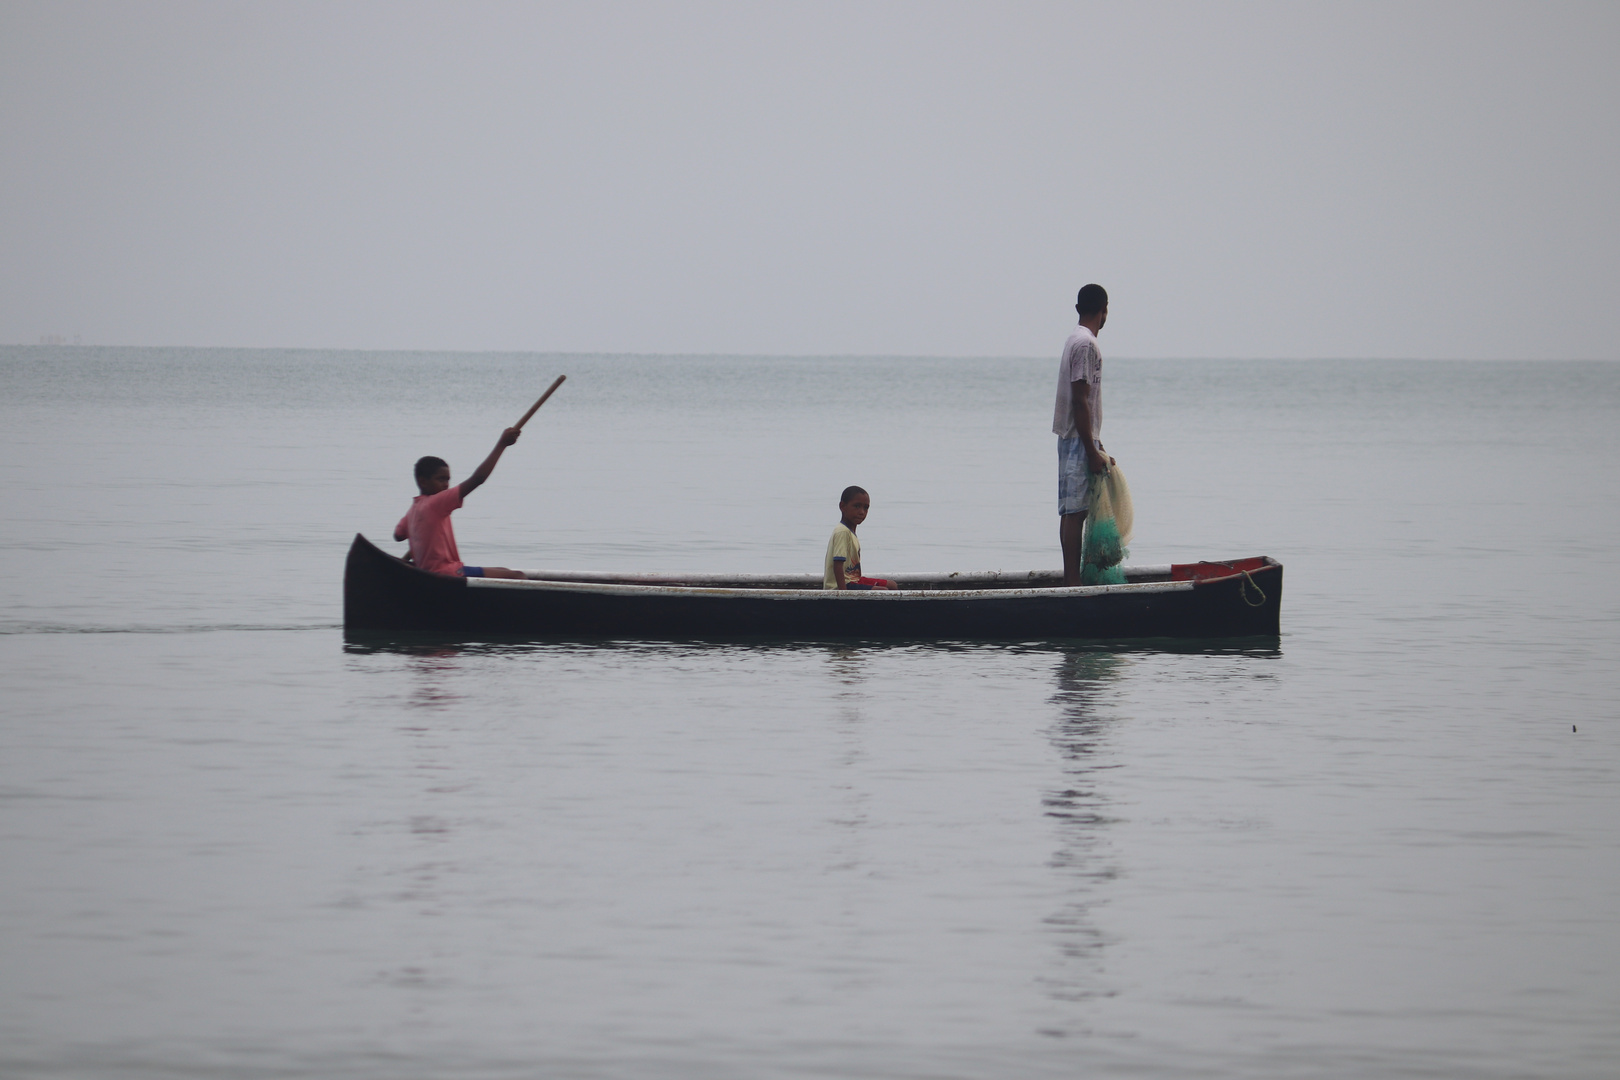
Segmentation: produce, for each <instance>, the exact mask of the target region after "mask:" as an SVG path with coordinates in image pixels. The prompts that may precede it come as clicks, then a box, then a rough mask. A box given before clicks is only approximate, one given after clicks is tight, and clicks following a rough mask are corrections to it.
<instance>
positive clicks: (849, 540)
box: [821, 521, 861, 589]
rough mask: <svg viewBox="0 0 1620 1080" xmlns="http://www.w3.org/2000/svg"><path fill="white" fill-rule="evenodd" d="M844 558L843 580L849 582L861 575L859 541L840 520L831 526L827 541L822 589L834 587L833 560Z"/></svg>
mask: <svg viewBox="0 0 1620 1080" xmlns="http://www.w3.org/2000/svg"><path fill="white" fill-rule="evenodd" d="M834 559H843V560H844V581H845V582H846V583H847V582H851V581H854V580H855V579H856V578H858V577H860V576H861V542H860V540H859V539H858V538H857V537H856V536H855V533H854V531H853V530H851V529H850V527H849V526H848V525H845V524H844V523H843V522H842V521H840V522H839V523H838V524H837V525H835V526H834V527H833V534H832V539H831V540H828V541H827V563H826V568H825V570H824V572H823V574H822V577H821V587H822V588H823V589H836V588H838V582H837V580H836V579H834V577H833V560H834Z"/></svg>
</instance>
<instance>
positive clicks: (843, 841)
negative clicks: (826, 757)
mask: <svg viewBox="0 0 1620 1080" xmlns="http://www.w3.org/2000/svg"><path fill="white" fill-rule="evenodd" d="M866 666H867V650H864V649H858V648H850V647H848V646H843V645H829V646H827V668H828V672H829V674H830V675H831V676H832V678H833V680H834V682H835V684H836V685H837V687H838V688H837V689H836V690H835V691H834V692H833V693H832V695H831V697H832V700H833V701H835V702H836V703H837V706H836V708H835V710H834V712H833V721H834V730H835V731H836V733H837V743H836V745H837V746H838V757H837V766H838V767H837V768H836V769H834V770H833V772H832V775H833V776H834V777H837V778H838V781H837V782H836V783H835V784H834V785H833V789H834V796H833V798H834V801H833V803H832V804H831V807H830V808H831V809H832V816H831V817H830V818H829V819H828V820H829V821H830V822H831V823H832V824H833V825H835V826H837V828H838V830H839V831H838V834H837V836H836V839H835V842H834V844H833V847H832V849H831V850H830V851H829V852H828V862H827V870H828V871H829V872H838V871H849V870H858V869H860V868H861V867H862V866H865V865H866V864H867V861H868V851H867V846H866V835H865V833H866V824H867V816H868V806H867V804H868V803H869V802H870V801H871V792H870V791H869V790H868V789H867V785H866V784H865V783H864V782H862V781H861V766H862V765H863V763H864V762H865V760H866V756H867V750H866V713H865V712H864V711H863V709H862V702H863V700H864V698H865V693H866V692H865V691H864V690H863V689H862V686H861V684H862V683H864V682H865V681H866Z"/></svg>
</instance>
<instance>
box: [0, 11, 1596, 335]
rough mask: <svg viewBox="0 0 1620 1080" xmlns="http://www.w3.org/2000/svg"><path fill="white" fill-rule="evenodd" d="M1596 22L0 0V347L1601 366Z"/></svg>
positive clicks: (1467, 15)
mask: <svg viewBox="0 0 1620 1080" xmlns="http://www.w3.org/2000/svg"><path fill="white" fill-rule="evenodd" d="M1617 55H1620V5H1615V4H1591V5H1519V4H1511V5H1510V4H1485V3H1467V4H1428V5H1421V4H1420V5H1414V4H1410V3H1397V4H1340V5H1328V4H1300V3H1289V4H1204V3H1200V4H1189V5H1182V4H1165V5H1156V4H1134V5H1120V4H1117V3H1107V4H1096V5H1085V4H1053V5H1045V4H1026V5H1015V6H1010V7H1009V6H1004V5H1000V4H997V5H990V4H981V5H962V4H940V3H926V4H873V3H856V4H847V5H845V4H814V5H807V4H798V3H794V4H760V3H744V4H734V5H732V4H654V5H641V4H588V5H586V4H580V5H573V4H567V5H562V4H559V5H529V4H483V5H469V4H465V3H457V4H403V3H387V4H334V3H315V4H294V3H274V4H269V3H265V4H257V5H243V4H225V3H214V2H210V3H195V4H190V3H151V4H134V3H111V4H101V3H89V4H85V3H77V4H76V3H62V2H56V0H53V2H49V3H17V2H14V0H8V2H6V3H5V4H4V5H3V7H0V341H8V342H25V343H26V342H31V341H37V340H39V337H40V335H43V334H65V335H75V334H77V335H80V336H81V337H82V338H83V340H84V341H86V342H96V343H116V344H177V345H187V344H191V345H274V346H315V347H354V348H422V349H515V350H580V351H607V352H616V351H637V352H766V353H852V352H853V353H903V354H946V355H959V354H973V355H980V354H989V355H1004V354H1017V355H1036V356H1041V355H1047V354H1051V355H1056V351H1057V349H1058V348H1059V346H1060V345H1061V343H1062V339H1063V336H1064V334H1065V333H1066V332H1067V329H1068V327H1069V326H1070V324H1071V323H1072V321H1073V319H1072V311H1071V310H1070V308H1069V305H1070V304H1072V303H1073V293H1074V290H1075V289H1076V288H1077V287H1078V286H1079V285H1081V284H1083V283H1084V282H1086V281H1099V282H1102V283H1103V284H1104V285H1106V286H1107V287H1108V289H1109V291H1110V294H1111V296H1112V298H1113V305H1112V310H1111V315H1112V318H1111V321H1110V323H1109V327H1108V330H1107V331H1105V338H1104V340H1105V344H1106V346H1107V348H1108V349H1109V351H1111V352H1113V353H1115V354H1120V355H1159V356H1380V357H1382V356H1410V357H1484V358H1489V357H1600V358H1613V357H1615V356H1616V355H1617V351H1616V349H1615V347H1614V345H1613V340H1614V332H1613V329H1612V326H1611V323H1612V321H1613V320H1612V313H1613V311H1614V309H1615V307H1616V299H1615V298H1616V296H1617V294H1620V208H1617V197H1616V190H1617V183H1616V181H1617V177H1620V120H1617V117H1620V63H1617V62H1616V60H1615V57H1616V56H1617Z"/></svg>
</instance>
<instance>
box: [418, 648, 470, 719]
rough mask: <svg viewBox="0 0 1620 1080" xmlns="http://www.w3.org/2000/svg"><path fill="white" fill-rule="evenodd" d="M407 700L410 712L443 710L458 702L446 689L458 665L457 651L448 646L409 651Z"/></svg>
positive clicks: (459, 651)
mask: <svg viewBox="0 0 1620 1080" xmlns="http://www.w3.org/2000/svg"><path fill="white" fill-rule="evenodd" d="M410 658H411V663H410V667H411V673H412V674H413V675H415V676H416V678H415V679H414V680H412V683H413V685H412V688H411V696H410V697H409V698H408V699H407V701H406V704H407V705H409V706H410V707H411V708H413V709H444V708H448V707H449V706H451V705H454V704H455V703H456V702H457V701H460V700H461V695H460V694H458V693H455V692H454V691H452V690H451V689H450V685H451V682H452V680H454V678H455V676H456V675H457V673H458V671H459V669H460V667H461V665H460V664H459V663H457V661H458V660H460V659H461V650H460V649H457V648H454V647H452V646H439V647H436V648H421V649H413V650H412V651H411V653H410Z"/></svg>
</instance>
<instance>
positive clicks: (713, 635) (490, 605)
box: [343, 535, 1282, 641]
mask: <svg viewBox="0 0 1620 1080" xmlns="http://www.w3.org/2000/svg"><path fill="white" fill-rule="evenodd" d="M1169 569H1170V571H1171V574H1170V575H1169V579H1167V580H1163V581H1156V582H1144V583H1141V584H1127V585H1124V586H1102V587H1096V588H1079V589H1062V588H1050V587H1047V588H1008V587H1001V588H990V589H952V588H940V587H937V586H936V587H933V588H917V589H909V588H908V589H904V590H901V591H897V592H866V593H837V592H823V591H821V590H819V589H804V588H797V589H782V588H775V589H773V588H714V587H691V586H680V585H645V584H613V583H608V582H589V581H513V582H503V581H496V580H493V579H473V580H471V581H469V580H468V579H465V578H454V577H445V576H442V575H438V574H429V573H425V572H423V571H421V570H418V569H416V568H415V567H413V566H410V565H408V564H407V563H404V562H402V561H401V560H399V559H397V558H395V557H393V556H392V555H389V554H388V553H386V552H384V551H381V550H379V549H378V548H377V547H376V546H375V545H373V544H372V543H370V542H369V541H368V540H366V538H365V537H363V536H359V535H357V536H356V537H355V539H354V543H353V544H352V545H351V546H350V548H349V558H348V563H347V566H346V568H345V572H344V577H343V601H344V602H343V625H344V629H345V631H347V632H349V633H351V634H353V633H399V632H407V633H409V632H434V633H444V634H453V635H469V636H477V635H486V634H487V635H498V636H511V635H523V636H534V637H562V638H616V639H633V640H643V641H645V640H728V639H737V638H790V639H795V640H802V641H821V640H835V639H863V638H864V639H884V638H889V639H908V640H930V639H931V640H949V641H1031V640H1041V639H1054V638H1090V639H1123V638H1155V637H1180V638H1214V637H1236V636H1255V635H1275V634H1276V633H1277V632H1278V612H1279V607H1280V604H1281V601H1282V565H1281V564H1280V563H1278V562H1276V561H1275V560H1272V559H1247V560H1237V561H1235V562H1232V563H1204V564H1192V565H1191V566H1190V567H1173V568H1169ZM1178 571H1179V572H1180V573H1181V577H1180V578H1179V579H1178V578H1175V576H1174V575H1175V573H1176V572H1178Z"/></svg>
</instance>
